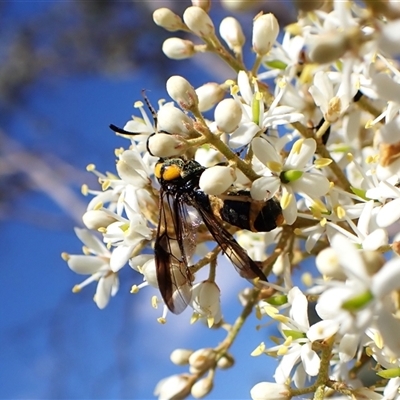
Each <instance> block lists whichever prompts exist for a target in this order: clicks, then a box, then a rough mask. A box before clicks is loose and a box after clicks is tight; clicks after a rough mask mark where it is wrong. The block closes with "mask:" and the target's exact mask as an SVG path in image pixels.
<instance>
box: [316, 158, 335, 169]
mask: <svg viewBox="0 0 400 400" xmlns="http://www.w3.org/2000/svg"><path fill="white" fill-rule="evenodd" d="M331 163H332V160H331V159H330V158H319V159H318V160H315V162H314V167H315V168H324V167H327V166H328V165H329V164H331Z"/></svg>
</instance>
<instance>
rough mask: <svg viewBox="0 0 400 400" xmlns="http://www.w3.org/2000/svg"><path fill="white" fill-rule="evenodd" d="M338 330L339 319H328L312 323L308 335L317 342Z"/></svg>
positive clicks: (312, 340)
mask: <svg viewBox="0 0 400 400" xmlns="http://www.w3.org/2000/svg"><path fill="white" fill-rule="evenodd" d="M338 330H339V323H338V322H337V321H335V320H331V319H326V320H323V321H319V322H317V323H316V324H314V325H312V326H311V327H310V329H309V330H308V332H307V337H308V339H309V340H310V341H311V342H315V341H316V340H323V339H327V338H329V337H331V336H333V335H334V334H335V333H336V332H337V331H338Z"/></svg>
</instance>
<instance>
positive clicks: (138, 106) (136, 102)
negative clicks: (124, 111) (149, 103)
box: [133, 100, 143, 108]
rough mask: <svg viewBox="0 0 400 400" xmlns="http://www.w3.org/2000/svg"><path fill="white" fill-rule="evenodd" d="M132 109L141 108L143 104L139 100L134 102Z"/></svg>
mask: <svg viewBox="0 0 400 400" xmlns="http://www.w3.org/2000/svg"><path fill="white" fill-rule="evenodd" d="M133 107H134V108H140V107H143V103H142V102H141V101H140V100H138V101H135V103H134V104H133Z"/></svg>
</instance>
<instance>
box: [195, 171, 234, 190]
mask: <svg viewBox="0 0 400 400" xmlns="http://www.w3.org/2000/svg"><path fill="white" fill-rule="evenodd" d="M235 178H236V176H235V170H234V169H233V168H232V167H228V166H224V165H215V166H214V167H210V168H207V169H206V170H205V171H204V172H203V173H202V174H201V176H200V181H199V186H200V189H201V190H203V191H204V192H205V193H207V194H211V195H214V196H218V195H220V194H221V193H224V192H226V191H227V190H228V189H229V188H230V187H231V186H232V184H233V182H234V181H235Z"/></svg>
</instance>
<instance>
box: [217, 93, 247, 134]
mask: <svg viewBox="0 0 400 400" xmlns="http://www.w3.org/2000/svg"><path fill="white" fill-rule="evenodd" d="M214 119H215V123H216V124H217V128H218V129H219V130H220V131H222V132H225V133H232V132H233V131H234V130H235V129H236V128H237V127H238V125H239V122H240V120H241V119H242V108H241V106H240V104H239V103H238V102H237V101H236V100H234V99H225V100H222V101H221V102H220V103H219V104H218V105H217V107H216V108H215V111H214Z"/></svg>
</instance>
